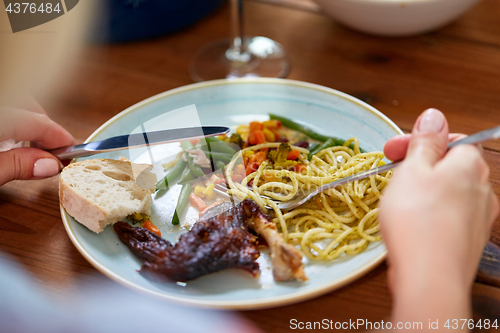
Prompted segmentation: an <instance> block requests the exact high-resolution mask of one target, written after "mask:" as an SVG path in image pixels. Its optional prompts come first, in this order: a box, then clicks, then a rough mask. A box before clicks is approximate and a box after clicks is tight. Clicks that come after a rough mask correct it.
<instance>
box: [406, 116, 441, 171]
mask: <svg viewBox="0 0 500 333" xmlns="http://www.w3.org/2000/svg"><path fill="white" fill-rule="evenodd" d="M447 146H448V122H447V121H446V118H445V116H444V115H443V113H441V111H439V110H437V109H427V110H426V111H425V112H424V113H422V114H421V115H420V117H419V118H418V119H417V122H416V123H415V126H414V127H413V131H412V132H411V139H410V143H409V144H408V151H407V153H406V157H407V158H416V159H417V160H418V161H420V162H423V163H425V164H428V165H434V163H436V162H437V161H438V160H440V159H441V158H442V157H443V156H444V154H445V153H446V150H447Z"/></svg>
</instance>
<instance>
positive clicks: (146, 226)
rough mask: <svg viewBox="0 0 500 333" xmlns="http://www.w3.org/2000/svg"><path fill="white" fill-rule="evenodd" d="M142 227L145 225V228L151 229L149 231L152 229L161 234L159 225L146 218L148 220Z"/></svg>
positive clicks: (153, 231)
mask: <svg viewBox="0 0 500 333" xmlns="http://www.w3.org/2000/svg"><path fill="white" fill-rule="evenodd" d="M142 227H143V228H146V229H148V230H149V231H151V232H152V233H155V234H157V235H158V236H161V231H160V229H158V227H157V226H155V225H154V224H153V222H151V221H150V220H146V221H144V223H143V224H142Z"/></svg>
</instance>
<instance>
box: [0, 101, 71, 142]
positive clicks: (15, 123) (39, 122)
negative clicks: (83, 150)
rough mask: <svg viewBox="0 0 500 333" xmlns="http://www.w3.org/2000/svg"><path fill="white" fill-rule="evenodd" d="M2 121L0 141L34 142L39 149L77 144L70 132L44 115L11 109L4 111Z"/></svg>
mask: <svg viewBox="0 0 500 333" xmlns="http://www.w3.org/2000/svg"><path fill="white" fill-rule="evenodd" d="M0 119H1V121H0V141H5V140H8V139H15V140H19V141H32V142H34V143H35V144H36V146H37V147H40V148H44V149H55V148H58V147H64V146H71V145H73V144H74V143H75V139H74V138H73V136H71V134H69V133H68V131H66V130H65V129H64V128H63V127H62V126H61V125H59V124H57V123H55V122H54V121H52V120H51V119H50V118H49V117H47V116H46V115H44V114H38V113H35V112H30V111H26V110H20V109H12V108H11V109H5V110H2V113H1V114H0Z"/></svg>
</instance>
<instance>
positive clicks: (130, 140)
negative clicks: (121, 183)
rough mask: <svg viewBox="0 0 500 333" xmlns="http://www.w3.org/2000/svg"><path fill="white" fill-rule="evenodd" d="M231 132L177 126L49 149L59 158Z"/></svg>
mask: <svg viewBox="0 0 500 333" xmlns="http://www.w3.org/2000/svg"><path fill="white" fill-rule="evenodd" d="M227 132H229V128H228V127H223V126H202V127H187V128H175V129H168V130H162V131H155V132H144V133H136V134H127V135H121V136H115V137H112V138H108V139H105V140H102V141H94V142H89V143H85V144H82V145H76V146H69V147H62V148H57V149H53V150H49V153H51V154H52V155H54V156H55V157H57V158H58V159H59V160H68V159H72V158H75V157H82V156H90V155H95V154H100V153H106V152H111V151H116V150H124V149H129V148H140V147H146V146H152V145H158V144H164V143H171V142H178V141H185V140H192V139H202V138H204V137H209V136H216V135H222V134H226V133H227Z"/></svg>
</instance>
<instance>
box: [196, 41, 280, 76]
mask: <svg viewBox="0 0 500 333" xmlns="http://www.w3.org/2000/svg"><path fill="white" fill-rule="evenodd" d="M244 43H245V44H244V45H246V50H247V51H246V52H245V54H243V55H242V56H241V57H240V59H241V61H238V60H230V59H235V57H232V56H231V50H230V47H231V45H232V43H231V40H230V39H223V40H219V41H215V42H213V43H210V44H209V45H207V46H206V47H205V48H203V49H202V50H201V51H200V52H199V53H198V54H197V55H196V56H195V58H194V59H193V61H192V62H191V64H190V66H189V75H190V76H191V78H192V79H193V80H194V81H196V82H200V81H207V80H215V79H232V78H240V77H285V76H286V75H287V74H288V72H289V70H290V65H289V63H288V60H287V58H286V55H285V51H284V50H283V47H282V46H281V44H279V43H277V42H275V41H273V40H272V39H269V38H267V37H249V38H245V41H244ZM228 50H229V51H228ZM236 58H237V57H236Z"/></svg>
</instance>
